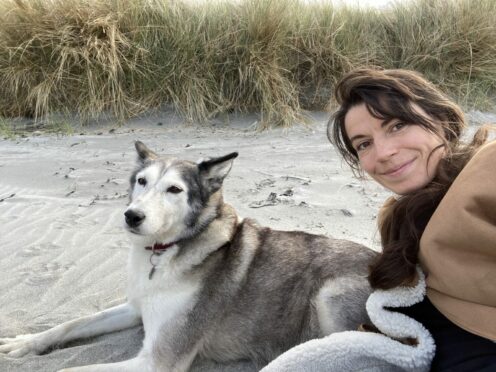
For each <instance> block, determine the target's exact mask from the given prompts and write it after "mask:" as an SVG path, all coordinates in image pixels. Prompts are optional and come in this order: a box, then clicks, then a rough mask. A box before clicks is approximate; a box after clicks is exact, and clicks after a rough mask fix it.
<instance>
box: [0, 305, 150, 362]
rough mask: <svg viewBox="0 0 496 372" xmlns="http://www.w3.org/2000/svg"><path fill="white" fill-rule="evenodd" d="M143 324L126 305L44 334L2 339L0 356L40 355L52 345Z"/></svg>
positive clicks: (59, 326)
mask: <svg viewBox="0 0 496 372" xmlns="http://www.w3.org/2000/svg"><path fill="white" fill-rule="evenodd" d="M139 323H140V315H139V314H138V313H137V312H136V310H135V309H134V308H133V307H131V305H129V304H127V303H126V304H123V305H119V306H115V307H112V308H110V309H107V310H104V311H100V312H98V313H96V314H93V315H88V316H84V317H82V318H78V319H74V320H71V321H68V322H66V323H62V324H60V325H58V326H55V327H53V328H50V329H48V330H46V331H44V332H40V333H35V334H26V335H19V336H17V337H13V338H0V353H3V354H7V355H8V356H10V357H22V356H23V355H25V354H28V353H35V354H39V353H41V352H43V351H44V350H46V349H47V348H48V347H50V346H54V345H59V344H63V343H65V342H68V341H71V340H76V339H79V338H85V337H91V336H96V335H100V334H103V333H108V332H113V331H118V330H121V329H125V328H129V327H132V326H134V325H137V324H139Z"/></svg>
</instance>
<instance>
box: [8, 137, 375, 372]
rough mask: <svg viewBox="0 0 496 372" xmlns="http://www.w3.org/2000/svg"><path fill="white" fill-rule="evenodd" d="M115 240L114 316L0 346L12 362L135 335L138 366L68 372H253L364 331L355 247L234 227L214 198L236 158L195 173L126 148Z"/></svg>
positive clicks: (248, 224) (238, 222)
mask: <svg viewBox="0 0 496 372" xmlns="http://www.w3.org/2000/svg"><path fill="white" fill-rule="evenodd" d="M135 147H136V151H137V155H138V161H137V163H138V166H137V168H136V169H135V171H134V172H133V173H132V175H131V178H130V191H129V195H130V201H129V204H128V207H127V209H126V211H125V213H124V218H125V224H124V225H125V228H126V230H127V232H128V233H129V236H130V238H131V240H132V242H133V247H132V249H131V251H130V254H129V261H128V292H127V296H128V297H127V302H126V303H125V304H122V305H119V306H116V307H113V308H110V309H107V310H104V311H101V312H98V313H96V314H94V315H89V316H85V317H82V318H79V319H75V320H72V321H69V322H66V323H63V324H61V325H58V326H56V327H54V328H51V329H49V330H46V331H44V332H41V333H37V334H32V335H19V336H17V337H15V338H6V339H2V340H0V341H1V344H2V345H1V346H0V352H1V353H7V354H8V355H9V356H13V357H21V356H23V355H25V354H27V353H29V352H33V353H38V354H39V353H41V352H43V351H45V350H47V349H48V348H50V347H53V346H54V345H60V344H63V343H66V342H68V341H71V340H74V339H79V338H84V337H90V336H95V335H98V334H103V333H107V332H112V331H117V330H122V329H125V328H129V327H132V326H135V325H138V324H141V323H142V324H143V327H144V331H145V338H144V341H143V347H142V349H141V351H140V352H139V353H138V355H137V356H136V357H135V358H133V359H130V360H126V361H123V362H117V363H107V364H95V365H90V366H83V367H75V368H69V369H67V371H73V372H76V371H77V372H79V371H81V372H82V371H92V372H97V371H106V372H108V371H120V372H121V371H133V372H134V371H136V372H137V371H140V372H141V371H167V372H168V371H174V372H180V371H188V369H189V368H190V366H191V364H192V362H193V360H194V359H195V357H196V356H197V355H201V356H203V357H206V358H211V359H214V360H216V361H219V362H228V361H233V360H240V359H250V360H251V361H252V362H253V363H254V364H255V365H256V366H257V367H258V368H262V367H263V366H264V365H266V364H267V363H268V362H270V361H271V360H273V359H274V358H276V357H277V356H278V355H280V354H281V353H283V352H284V351H286V350H288V349H290V348H291V347H293V346H295V345H297V344H300V343H302V342H305V341H307V340H310V339H313V338H318V337H323V336H325V335H328V334H331V333H333V332H340V331H345V330H355V329H357V327H358V326H359V325H361V324H363V323H368V322H369V319H368V316H367V313H366V310H365V302H366V299H367V298H368V296H369V294H370V292H371V288H370V286H369V284H368V281H367V278H366V277H367V273H368V266H369V264H370V262H371V260H373V259H374V257H375V256H376V253H375V252H374V251H372V250H371V249H368V248H366V247H364V246H362V245H360V244H357V243H353V242H350V241H346V240H336V239H331V238H329V237H325V236H322V235H314V234H309V233H305V232H301V231H277V230H272V229H270V228H267V227H260V226H259V225H258V224H257V223H256V222H255V221H254V220H251V219H248V218H246V219H241V218H240V217H239V216H238V215H237V214H236V212H235V210H234V209H233V207H231V206H230V205H229V204H227V203H225V202H224V200H223V196H222V184H223V181H224V179H225V177H226V176H227V175H228V173H229V171H230V169H231V167H232V163H233V160H234V158H236V157H237V155H238V154H237V153H231V154H228V155H225V156H222V157H216V158H207V159H204V160H201V161H199V162H196V163H195V162H191V161H186V160H180V159H177V158H167V157H162V158H161V157H159V156H158V155H157V154H156V153H155V152H153V151H152V150H150V149H149V148H148V147H146V146H145V145H144V144H143V143H142V142H140V141H137V142H136V143H135Z"/></svg>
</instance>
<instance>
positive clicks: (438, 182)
mask: <svg viewBox="0 0 496 372" xmlns="http://www.w3.org/2000/svg"><path fill="white" fill-rule="evenodd" d="M334 98H335V100H336V102H337V103H338V104H339V106H340V107H339V109H338V110H337V111H336V112H335V113H334V115H333V116H332V117H331V120H330V121H329V124H328V127H327V136H328V138H329V140H330V141H331V143H332V144H333V145H334V146H335V147H336V148H337V149H338V151H339V152H340V154H341V155H342V156H343V158H344V160H345V161H346V162H347V163H348V164H349V165H350V166H351V168H352V170H353V172H354V173H355V175H358V176H363V171H362V170H361V168H360V162H359V158H358V154H357V152H356V151H355V149H354V148H353V147H352V145H351V142H350V140H349V138H348V136H347V134H346V130H345V125H344V123H345V117H346V114H347V113H348V111H349V110H350V109H351V108H352V107H354V106H356V105H359V104H362V103H364V104H365V105H366V107H367V109H368V111H369V112H370V114H371V115H372V116H374V117H376V118H378V119H381V120H391V119H400V120H401V121H403V122H405V123H410V124H415V125H420V126H422V127H423V128H424V129H426V130H428V131H430V132H432V133H435V134H436V133H439V126H441V128H442V136H441V137H443V138H442V140H443V142H444V144H443V145H442V146H444V150H445V154H446V155H445V156H444V157H443V158H442V159H441V161H440V162H439V165H438V168H437V170H436V176H435V177H434V179H433V180H432V182H431V183H429V184H428V185H427V186H426V187H424V188H422V189H420V190H417V191H414V192H412V193H409V194H406V195H402V196H400V197H398V198H397V199H394V202H390V203H387V205H385V206H384V207H383V210H382V211H381V214H380V218H379V221H378V222H379V232H380V235H381V244H382V249H383V250H382V254H381V255H379V256H378V258H377V260H376V261H375V262H373V263H372V265H371V266H370V273H369V282H370V284H371V286H372V287H373V288H380V289H389V288H394V287H397V286H399V285H402V284H407V283H410V282H412V281H413V280H414V279H415V276H416V270H415V267H416V265H417V262H418V251H419V242H420V237H421V236H422V233H423V232H424V229H425V226H426V225H427V223H428V221H429V219H430V217H431V216H432V214H433V213H434V211H435V209H436V208H437V206H438V204H439V203H440V201H441V199H442V198H443V196H444V195H445V193H446V192H447V190H448V189H449V187H450V186H451V184H452V183H453V181H454V179H455V178H456V176H457V175H458V173H460V171H461V170H462V169H463V167H464V166H465V164H466V163H467V162H468V160H470V158H471V157H472V155H473V154H474V152H475V151H476V150H477V149H478V148H479V147H480V146H481V145H482V144H484V143H485V142H486V140H487V136H488V128H487V127H482V128H480V129H479V130H478V131H477V133H476V134H475V135H474V138H473V140H472V142H471V143H469V144H463V143H461V142H460V135H461V133H462V131H463V128H464V127H465V126H466V122H465V117H464V114H463V111H462V110H461V109H460V107H458V106H457V105H456V104H455V103H454V102H453V101H451V100H450V99H449V98H448V97H447V96H445V95H444V94H443V93H442V92H441V91H440V90H439V89H438V88H436V87H435V86H434V85H433V84H432V83H430V82H429V81H427V80H426V79H425V78H424V77H422V75H420V74H419V73H417V72H414V71H408V70H379V69H358V70H354V71H352V72H350V73H348V74H347V75H345V76H344V77H343V78H342V79H341V81H340V82H339V83H338V84H337V86H336V88H335V96H334ZM414 104H415V105H417V106H419V107H421V108H422V109H423V110H424V111H425V113H426V114H427V117H426V116H423V115H421V114H419V112H418V110H416V109H415V108H414Z"/></svg>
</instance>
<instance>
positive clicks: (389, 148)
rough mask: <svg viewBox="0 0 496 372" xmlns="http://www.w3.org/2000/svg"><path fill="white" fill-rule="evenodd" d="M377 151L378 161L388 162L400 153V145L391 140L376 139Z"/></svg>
mask: <svg viewBox="0 0 496 372" xmlns="http://www.w3.org/2000/svg"><path fill="white" fill-rule="evenodd" d="M375 151H376V157H377V160H378V161H386V160H389V159H390V158H391V157H392V156H394V155H396V154H397V153H398V144H397V142H396V141H395V140H394V139H391V138H380V139H376V140H375Z"/></svg>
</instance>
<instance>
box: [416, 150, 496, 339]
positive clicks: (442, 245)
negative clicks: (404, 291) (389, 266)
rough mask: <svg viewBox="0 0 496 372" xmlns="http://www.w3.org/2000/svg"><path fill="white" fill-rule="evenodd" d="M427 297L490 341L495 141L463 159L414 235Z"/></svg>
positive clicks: (495, 258)
mask: <svg viewBox="0 0 496 372" xmlns="http://www.w3.org/2000/svg"><path fill="white" fill-rule="evenodd" d="M419 260H420V264H421V266H422V268H423V269H424V271H425V273H426V275H427V280H426V282H427V296H428V297H429V299H430V300H431V302H432V303H433V304H434V306H435V307H436V308H437V309H438V310H439V311H440V312H441V313H443V314H444V315H445V316H446V317H447V318H448V319H450V320H451V321H452V322H453V323H455V324H457V325H458V326H460V327H461V328H463V329H465V330H467V331H469V332H472V333H475V334H477V335H480V336H482V337H485V338H488V339H491V340H496V141H493V142H491V143H489V144H487V145H484V146H483V147H482V148H481V149H480V150H479V151H478V152H477V153H476V154H475V156H474V157H473V158H472V159H471V160H470V161H469V162H468V164H467V165H466V166H465V168H464V169H463V170H462V171H461V173H460V174H459V175H458V177H457V178H456V179H455V181H454V182H453V184H452V186H451V187H450V189H449V190H448V192H447V193H446V195H445V196H444V198H443V199H442V201H441V203H440V204H439V206H438V208H437V209H436V211H435V212H434V214H433V215H432V217H431V219H430V220H429V223H428V224H427V227H426V228H425V230H424V233H423V235H422V238H421V240H420V253H419Z"/></svg>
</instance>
